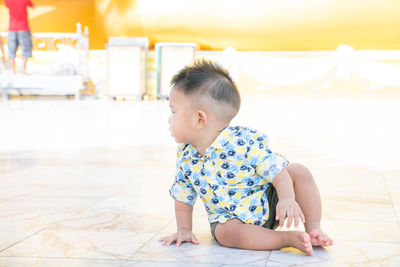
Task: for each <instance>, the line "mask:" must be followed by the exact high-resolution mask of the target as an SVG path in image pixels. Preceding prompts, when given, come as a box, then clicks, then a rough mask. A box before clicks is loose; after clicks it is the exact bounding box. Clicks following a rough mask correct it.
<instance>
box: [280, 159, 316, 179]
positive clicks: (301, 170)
mask: <svg viewBox="0 0 400 267" xmlns="http://www.w3.org/2000/svg"><path fill="white" fill-rule="evenodd" d="M286 169H287V171H288V172H289V175H290V177H291V178H292V180H293V182H295V181H301V182H303V183H304V182H312V181H313V180H314V178H313V176H312V174H311V172H310V170H309V169H307V167H305V166H304V165H302V164H300V163H290V164H289V165H288V166H287V167H286Z"/></svg>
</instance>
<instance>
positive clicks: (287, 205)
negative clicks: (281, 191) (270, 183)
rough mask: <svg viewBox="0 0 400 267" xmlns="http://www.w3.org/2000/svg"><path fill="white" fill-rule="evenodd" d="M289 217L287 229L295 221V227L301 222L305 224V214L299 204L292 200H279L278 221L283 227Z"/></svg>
mask: <svg viewBox="0 0 400 267" xmlns="http://www.w3.org/2000/svg"><path fill="white" fill-rule="evenodd" d="M286 217H287V219H288V220H287V224H286V225H287V227H288V228H289V227H290V226H291V225H292V221H294V226H295V227H296V228H297V227H298V226H299V221H300V220H301V221H302V222H303V223H304V222H305V218H304V214H303V212H302V211H301V209H300V206H299V204H297V202H296V201H295V200H294V199H292V198H283V199H279V201H278V204H277V205H276V218H275V219H276V220H279V225H280V226H281V227H282V226H283V224H284V222H285V219H286Z"/></svg>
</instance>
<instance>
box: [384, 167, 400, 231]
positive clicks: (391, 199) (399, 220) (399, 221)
mask: <svg viewBox="0 0 400 267" xmlns="http://www.w3.org/2000/svg"><path fill="white" fill-rule="evenodd" d="M381 176H382V179H383V183H384V184H385V187H386V191H387V193H388V194H389V198H390V203H391V204H392V209H393V211H394V214H396V217H397V225H400V214H398V213H397V210H396V208H395V206H394V202H393V198H392V192H390V190H389V187H388V185H387V183H386V178H385V174H383V173H381Z"/></svg>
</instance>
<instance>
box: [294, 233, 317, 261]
mask: <svg viewBox="0 0 400 267" xmlns="http://www.w3.org/2000/svg"><path fill="white" fill-rule="evenodd" d="M288 233H289V235H290V237H289V245H290V246H292V247H295V248H297V249H300V250H301V251H303V252H304V253H305V254H306V255H308V256H311V255H312V253H313V248H312V244H311V241H310V236H309V235H308V234H307V233H305V232H299V231H290V232H288Z"/></svg>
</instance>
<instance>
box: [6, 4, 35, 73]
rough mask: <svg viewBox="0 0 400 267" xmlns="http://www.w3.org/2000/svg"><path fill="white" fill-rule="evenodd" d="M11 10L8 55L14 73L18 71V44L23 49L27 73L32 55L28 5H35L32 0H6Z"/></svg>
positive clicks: (23, 67)
mask: <svg viewBox="0 0 400 267" xmlns="http://www.w3.org/2000/svg"><path fill="white" fill-rule="evenodd" d="M4 3H5V5H6V7H7V8H8V10H9V12H10V24H9V27H8V57H9V59H10V62H11V66H12V69H13V72H14V74H16V73H17V70H16V64H15V57H16V54H17V49H18V46H21V50H22V74H26V64H27V61H28V58H30V57H32V37H31V31H30V28H29V23H28V11H27V8H28V7H32V8H33V7H34V4H33V3H32V1H30V0H4Z"/></svg>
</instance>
